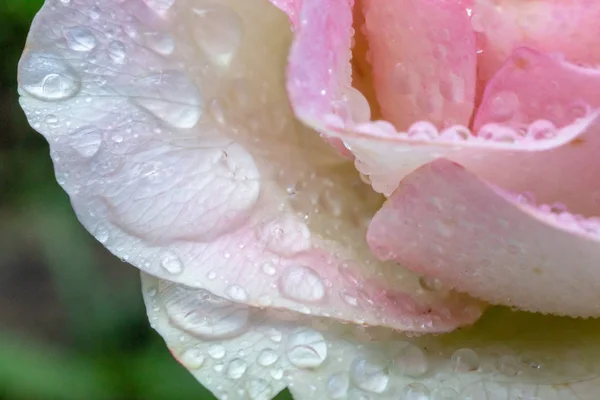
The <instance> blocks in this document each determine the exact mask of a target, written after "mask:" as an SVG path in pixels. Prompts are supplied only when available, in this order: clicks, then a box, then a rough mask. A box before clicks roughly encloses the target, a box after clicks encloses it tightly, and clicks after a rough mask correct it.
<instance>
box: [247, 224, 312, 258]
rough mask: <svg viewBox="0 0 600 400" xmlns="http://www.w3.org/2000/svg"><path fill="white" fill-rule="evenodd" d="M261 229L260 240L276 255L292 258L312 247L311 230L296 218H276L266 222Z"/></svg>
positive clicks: (259, 232)
mask: <svg viewBox="0 0 600 400" xmlns="http://www.w3.org/2000/svg"><path fill="white" fill-rule="evenodd" d="M259 229H260V230H259V231H258V237H259V239H260V240H261V241H262V242H263V243H265V244H266V245H267V246H268V247H269V250H271V251H272V252H273V253H275V254H278V255H281V256H290V255H294V254H296V253H300V252H303V251H307V250H308V249H310V247H311V234H310V230H309V229H308V226H306V224H305V223H304V222H302V221H300V220H299V219H298V218H296V217H293V216H284V217H280V218H276V219H273V220H270V221H268V222H265V223H264V224H262V226H261V227H260V228H259Z"/></svg>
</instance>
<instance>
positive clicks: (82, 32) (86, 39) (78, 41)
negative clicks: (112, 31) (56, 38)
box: [65, 26, 98, 51]
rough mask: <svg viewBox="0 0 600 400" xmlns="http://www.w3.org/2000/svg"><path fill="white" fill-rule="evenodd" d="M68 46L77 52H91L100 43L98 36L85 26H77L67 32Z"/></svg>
mask: <svg viewBox="0 0 600 400" xmlns="http://www.w3.org/2000/svg"><path fill="white" fill-rule="evenodd" d="M65 38H66V40H67V46H69V48H70V49H72V50H75V51H91V50H93V49H94V48H95V47H96V44H97V43H98V41H97V39H96V36H94V34H93V33H92V31H91V30H90V29H89V28H87V27H85V26H75V27H72V28H69V29H67V31H66V32H65Z"/></svg>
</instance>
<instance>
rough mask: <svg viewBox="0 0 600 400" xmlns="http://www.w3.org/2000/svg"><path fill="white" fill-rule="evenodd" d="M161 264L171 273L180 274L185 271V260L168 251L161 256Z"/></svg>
mask: <svg viewBox="0 0 600 400" xmlns="http://www.w3.org/2000/svg"><path fill="white" fill-rule="evenodd" d="M160 265H161V267H163V268H164V269H165V270H166V271H167V272H168V273H170V274H173V275H175V274H180V273H181V272H182V271H183V262H181V259H180V258H179V256H178V255H177V254H175V253H173V252H172V251H168V252H166V253H165V254H163V255H162V257H161V258H160Z"/></svg>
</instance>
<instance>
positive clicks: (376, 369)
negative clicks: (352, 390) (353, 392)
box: [350, 357, 390, 393]
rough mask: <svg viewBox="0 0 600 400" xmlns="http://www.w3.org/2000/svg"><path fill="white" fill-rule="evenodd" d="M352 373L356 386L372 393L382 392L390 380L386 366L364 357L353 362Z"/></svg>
mask: <svg viewBox="0 0 600 400" xmlns="http://www.w3.org/2000/svg"><path fill="white" fill-rule="evenodd" d="M350 373H351V376H352V381H353V382H354V384H356V386H358V387H359V388H361V389H363V390H366V391H368V392H372V393H382V392H383V391H384V390H385V389H386V388H387V386H388V382H389V380H390V377H389V374H388V370H387V367H386V366H384V365H380V364H379V363H374V362H371V361H369V360H367V359H365V358H362V357H358V358H356V359H355V360H354V361H353V362H352V365H351V366H350Z"/></svg>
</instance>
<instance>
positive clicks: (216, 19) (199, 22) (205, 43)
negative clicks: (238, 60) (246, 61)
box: [192, 3, 244, 67]
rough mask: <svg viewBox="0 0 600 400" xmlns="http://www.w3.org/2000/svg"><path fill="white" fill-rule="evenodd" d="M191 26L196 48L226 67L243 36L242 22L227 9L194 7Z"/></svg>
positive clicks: (223, 7) (211, 6) (214, 5)
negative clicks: (193, 17) (193, 19)
mask: <svg viewBox="0 0 600 400" xmlns="http://www.w3.org/2000/svg"><path fill="white" fill-rule="evenodd" d="M192 11H193V13H194V14H195V16H196V20H195V21H194V26H193V28H192V29H193V35H194V39H195V40H196V43H197V44H198V46H199V47H200V48H201V49H202V50H203V51H204V52H205V53H206V54H207V55H208V56H209V57H210V58H211V60H212V61H213V62H214V63H215V64H216V65H219V66H221V67H227V66H229V64H230V63H231V61H232V59H233V57H234V56H235V54H236V53H237V51H238V49H239V47H240V45H241V43H242V38H243V36H244V30H243V21H242V19H241V18H240V16H239V15H238V14H237V13H236V12H235V11H233V10H232V9H230V8H229V7H225V6H221V5H218V4H208V3H207V4H206V5H195V7H194V8H193V10H192Z"/></svg>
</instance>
